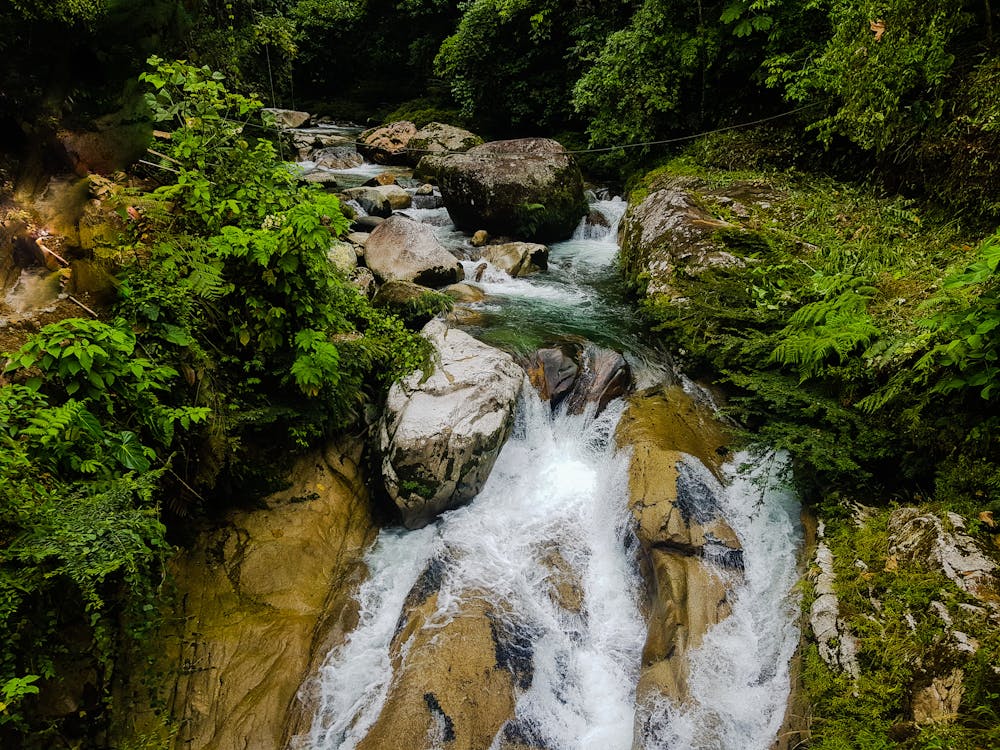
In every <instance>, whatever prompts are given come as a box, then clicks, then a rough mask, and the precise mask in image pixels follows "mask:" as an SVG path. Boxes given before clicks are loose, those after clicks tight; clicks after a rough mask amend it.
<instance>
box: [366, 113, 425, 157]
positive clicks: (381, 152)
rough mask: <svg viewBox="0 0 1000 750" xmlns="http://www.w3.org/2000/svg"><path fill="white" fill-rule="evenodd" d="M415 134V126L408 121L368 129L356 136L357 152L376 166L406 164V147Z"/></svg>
mask: <svg viewBox="0 0 1000 750" xmlns="http://www.w3.org/2000/svg"><path fill="white" fill-rule="evenodd" d="M416 134H417V127H416V125H414V124H413V123H412V122H409V121H408V120H402V121H400V122H393V123H389V124H388V125H380V126H379V127H377V128H370V129H368V130H366V131H365V132H363V133H362V134H361V135H359V136H358V141H357V144H358V152H359V153H360V154H361V155H362V156H363V157H365V159H367V160H368V161H373V162H375V163H376V164H406V163H407V159H408V155H407V151H406V147H407V146H408V145H409V143H410V139H411V138H413V136H415V135H416Z"/></svg>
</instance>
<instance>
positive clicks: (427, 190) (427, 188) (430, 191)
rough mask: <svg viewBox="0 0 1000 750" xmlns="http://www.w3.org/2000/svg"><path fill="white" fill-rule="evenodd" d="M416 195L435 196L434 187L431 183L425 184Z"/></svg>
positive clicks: (418, 189)
mask: <svg viewBox="0 0 1000 750" xmlns="http://www.w3.org/2000/svg"><path fill="white" fill-rule="evenodd" d="M415 195H434V186H433V185H431V184H430V183H429V182H425V183H424V184H423V185H421V186H420V187H418V188H417V191H416V193H415Z"/></svg>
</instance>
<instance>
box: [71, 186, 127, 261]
mask: <svg viewBox="0 0 1000 750" xmlns="http://www.w3.org/2000/svg"><path fill="white" fill-rule="evenodd" d="M78 226H79V232H80V247H82V248H83V249H84V250H97V249H99V248H111V247H118V245H119V244H120V240H121V237H122V233H123V232H124V231H125V224H124V222H123V221H122V219H121V217H120V216H119V215H118V213H117V212H116V211H115V210H114V209H113V208H112V207H111V205H110V204H109V203H107V202H105V201H103V200H98V199H97V198H94V199H92V200H90V201H87V204H86V206H84V208H83V213H82V214H81V215H80V221H79V224H78Z"/></svg>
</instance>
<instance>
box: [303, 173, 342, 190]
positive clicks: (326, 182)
mask: <svg viewBox="0 0 1000 750" xmlns="http://www.w3.org/2000/svg"><path fill="white" fill-rule="evenodd" d="M337 179H338V178H337V175H336V174H334V173H333V172H331V171H329V170H327V169H310V170H309V171H308V172H302V173H301V174H300V175H299V181H300V182H305V183H308V184H310V185H323V186H324V187H327V188H335V187H337Z"/></svg>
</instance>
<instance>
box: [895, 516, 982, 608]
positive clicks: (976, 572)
mask: <svg viewBox="0 0 1000 750" xmlns="http://www.w3.org/2000/svg"><path fill="white" fill-rule="evenodd" d="M957 518H958V520H959V521H961V519H960V517H957ZM952 526H953V527H954V530H953V531H947V530H946V529H945V526H944V523H943V522H942V521H941V519H940V518H938V517H937V516H935V515H934V514H932V513H927V512H922V511H920V510H919V509H918V508H898V509H897V510H895V511H893V512H892V515H890V516H889V524H888V529H889V553H890V554H891V555H895V556H896V557H897V558H898V559H899V561H900V562H902V561H911V562H914V563H919V564H921V565H925V566H926V565H927V564H928V563H931V564H933V565H934V566H935V567H937V568H939V569H940V570H941V571H942V572H943V573H944V574H945V575H946V576H947V577H948V579H949V580H950V581H952V583H954V584H955V585H956V586H958V587H959V588H960V589H961V590H962V591H964V592H966V593H967V594H970V595H971V596H973V597H975V598H976V599H978V600H979V601H980V602H981V603H982V604H984V605H985V606H987V607H989V608H990V609H991V610H992V611H993V613H994V614H1000V576H998V574H997V564H996V563H995V562H993V560H991V559H990V558H989V557H988V556H986V555H985V554H984V553H983V551H982V550H981V549H980V548H979V545H978V544H976V541H975V540H974V539H973V538H972V537H970V536H969V535H968V534H965V533H963V532H962V531H961V530H960V528H959V524H956V523H955V522H954V521H952Z"/></svg>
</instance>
